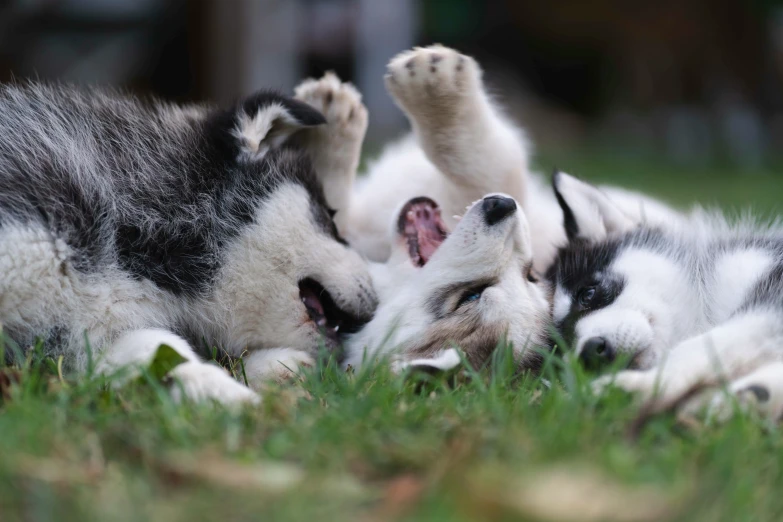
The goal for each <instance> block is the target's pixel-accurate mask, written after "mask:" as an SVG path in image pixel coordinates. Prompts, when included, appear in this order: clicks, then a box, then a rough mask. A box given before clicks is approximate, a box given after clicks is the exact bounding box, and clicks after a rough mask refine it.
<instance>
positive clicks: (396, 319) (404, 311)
mask: <svg viewBox="0 0 783 522" xmlns="http://www.w3.org/2000/svg"><path fill="white" fill-rule="evenodd" d="M393 234H394V242H393V252H392V256H391V258H390V260H389V262H388V263H386V264H385V265H379V266H377V267H375V270H376V272H375V273H374V276H375V277H374V279H375V281H378V282H379V283H378V285H377V286H378V287H379V288H381V290H380V294H381V305H380V306H379V308H378V310H377V312H376V315H375V317H374V318H373V320H372V321H371V322H370V323H369V324H367V326H366V327H365V328H364V329H363V330H362V331H361V332H359V333H358V334H357V335H356V336H352V338H351V339H350V340H349V342H348V354H347V355H348V361H347V362H348V363H350V364H354V365H356V364H359V363H361V362H362V359H363V357H365V356H366V355H370V356H373V355H381V354H386V353H393V354H394V355H393V357H394V358H395V359H397V360H398V361H400V360H402V361H405V360H414V359H415V360H420V359H422V358H428V357H429V358H437V357H438V356H439V355H441V354H442V353H443V352H444V350H448V349H449V348H453V347H458V348H460V349H461V350H463V351H464V353H465V355H466V357H467V359H468V360H469V361H470V362H471V364H473V365H474V366H481V365H483V364H484V363H485V362H486V361H487V360H488V358H489V357H490V355H491V354H492V351H493V350H494V349H495V347H497V346H498V345H499V343H501V342H503V341H504V340H505V341H508V342H509V343H511V344H512V345H513V349H514V352H515V354H516V355H517V356H518V358H519V359H520V360H521V361H522V362H523V363H525V364H528V365H533V364H534V360H535V359H536V355H535V354H534V352H533V351H532V350H529V348H531V347H535V346H541V345H542V344H543V343H544V341H545V333H546V325H547V315H548V308H549V305H548V301H547V297H546V288H545V286H544V285H543V284H542V283H540V282H539V281H538V280H537V279H536V277H535V275H534V274H533V273H532V260H533V252H532V250H531V246H530V235H529V231H528V227H527V221H526V219H525V216H524V214H523V213H522V211H521V209H519V208H518V206H517V204H516V202H515V201H514V200H513V199H512V198H510V197H507V196H504V195H489V196H486V197H484V198H483V199H481V200H479V201H477V202H475V203H474V204H473V205H471V206H470V207H469V208H468V210H467V211H466V213H465V215H464V216H463V217H462V218H461V219H460V221H459V223H458V224H457V226H456V228H455V229H454V231H453V232H451V233H450V234H448V231H447V230H446V227H445V225H444V223H443V221H442V220H441V219H440V210H439V208H438V206H437V204H436V203H435V202H434V201H432V200H431V199H429V198H415V199H413V200H411V201H409V202H408V203H406V204H405V205H404V206H403V208H402V210H401V211H400V213H399V217H398V219H397V220H396V221H395V224H394V232H393Z"/></svg>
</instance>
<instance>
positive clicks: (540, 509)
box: [0, 157, 783, 522]
mask: <svg viewBox="0 0 783 522" xmlns="http://www.w3.org/2000/svg"><path fill="white" fill-rule="evenodd" d="M540 163H541V164H542V165H545V166H546V165H547V163H546V161H544V160H542V161H541V162H540ZM627 163H628V164H627V165H626V164H625V163H623V162H622V161H621V162H619V165H618V164H617V163H613V162H612V160H611V158H601V157H593V158H571V159H568V158H567V159H565V160H562V159H561V160H560V161H559V162H558V163H557V165H558V166H559V167H560V168H561V169H563V170H567V171H570V172H572V173H574V174H578V175H582V176H584V177H586V178H588V179H591V180H600V181H612V182H615V183H621V184H623V185H625V186H628V187H638V188H641V189H645V190H650V191H651V192H652V193H654V194H659V195H662V196H665V197H671V198H672V201H674V202H675V203H686V202H687V201H689V200H690V199H692V198H691V196H694V195H695V196H696V197H697V198H698V199H700V200H701V201H703V202H710V201H716V202H719V203H721V204H732V203H738V204H740V205H745V204H749V203H751V202H756V203H757V206H758V208H759V209H760V210H762V211H764V212H779V211H780V204H779V203H778V201H779V199H780V197H781V195H782V194H783V190H781V189H782V188H783V177H781V176H778V177H774V176H772V175H770V174H765V173H764V172H763V171H759V172H754V173H749V174H745V175H740V174H738V173H734V172H732V171H731V170H729V169H723V170H721V169H718V170H712V171H708V170H707V169H703V171H702V169H697V170H696V172H695V173H693V174H691V175H687V176H686V174H688V173H689V172H690V169H669V168H668V167H667V168H663V167H661V168H659V169H656V168H653V167H651V166H647V165H644V166H640V165H639V164H638V163H632V162H627ZM609 166H611V168H607V167H609ZM626 169H627V174H626ZM710 172H712V174H710ZM675 187H676V189H675ZM680 187H682V188H680ZM544 376H545V377H547V378H548V380H549V381H550V383H551V384H550V386H547V385H546V383H544V382H542V381H541V380H540V379H539V378H534V377H530V376H528V377H524V378H522V379H516V380H515V379H513V376H512V375H511V371H510V370H509V365H507V364H502V361H501V364H498V365H497V367H496V370H495V373H494V374H493V373H490V372H488V371H484V372H482V373H481V374H476V375H473V376H472V378H471V379H464V378H462V379H458V380H457V382H453V383H451V384H447V383H445V382H441V381H433V382H428V383H424V384H423V385H422V384H419V385H416V383H414V382H411V381H410V380H408V381H404V380H402V379H401V378H400V377H396V376H392V375H389V374H388V373H387V372H386V371H385V370H384V369H383V368H376V369H374V370H373V369H371V370H367V371H362V372H357V373H354V374H345V373H344V372H341V371H339V370H337V369H335V368H334V367H332V366H328V365H327V366H324V367H321V368H317V369H314V370H311V371H309V372H307V373H306V374H305V375H304V378H303V380H302V382H301V383H298V384H295V385H292V386H289V387H279V388H270V390H269V391H268V392H267V393H266V394H265V401H264V403H263V404H262V405H261V406H259V407H256V408H247V409H243V410H241V411H228V410H225V409H220V408H215V407H211V406H208V405H201V406H194V405H187V404H186V405H176V404H174V403H172V401H171V400H170V398H169V395H168V394H167V393H166V392H165V390H164V389H163V388H162V387H161V386H160V385H158V384H157V381H155V380H154V379H153V378H151V377H150V378H148V379H146V380H144V381H140V382H137V383H135V384H133V385H128V386H126V387H124V388H121V389H119V390H113V389H110V388H108V387H107V386H106V385H105V382H103V381H102V380H101V379H100V378H87V379H76V378H72V377H69V376H68V375H66V376H64V377H61V376H59V375H58V372H57V364H56V361H52V360H42V359H40V358H37V357H33V356H30V357H28V359H27V361H25V362H24V363H20V364H17V365H16V367H13V368H4V369H2V370H0V397H2V398H0V521H2V522H10V521H16V520H24V521H60V520H77V521H90V520H101V521H105V520H129V521H130V520H138V521H165V522H173V521H180V520H182V521H195V520H231V521H234V520H253V521H260V520H263V521H266V520H308V521H314V520H319V521H320V520H340V521H354V520H356V521H376V520H378V521H387V520H389V521H391V520H428V521H429V520H433V521H435V520H444V521H446V520H448V521H461V520H466V521H467V520H482V521H483V520H619V521H625V520H628V521H648V520H649V521H657V520H682V521H697V520H710V521H712V520H726V521H732V522H734V521H742V520H753V521H764V520H770V521H773V520H783V494H781V492H783V436H782V435H781V432H780V431H779V428H778V427H777V426H776V425H770V424H767V423H765V422H763V421H760V420H757V419H754V418H753V417H751V416H737V417H735V418H734V419H733V420H731V421H730V422H728V423H727V424H725V425H720V426H712V425H709V424H704V423H700V422H689V423H686V424H682V423H678V422H676V419H674V418H673V417H671V416H662V417H660V418H656V419H654V420H653V421H652V422H650V423H649V424H647V425H646V426H645V427H644V429H642V430H641V432H640V433H638V434H636V435H635V436H631V434H630V432H629V427H630V425H631V424H632V422H633V419H634V417H635V409H634V407H633V402H632V400H631V398H630V397H628V396H625V395H623V394H621V393H619V392H618V393H613V394H611V395H610V396H608V397H605V398H602V399H600V400H599V399H597V398H595V397H593V396H592V394H591V393H590V392H589V387H588V384H589V377H588V376H586V375H584V374H583V373H582V372H581V371H580V369H579V368H576V367H572V366H569V365H567V364H565V363H562V362H560V361H559V360H557V359H552V360H551V361H550V365H549V366H548V368H547V370H546V372H545V375H544Z"/></svg>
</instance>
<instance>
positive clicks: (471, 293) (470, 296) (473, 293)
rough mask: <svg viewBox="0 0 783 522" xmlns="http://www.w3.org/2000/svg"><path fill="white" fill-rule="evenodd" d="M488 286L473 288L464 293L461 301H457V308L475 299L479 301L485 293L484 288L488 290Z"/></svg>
mask: <svg viewBox="0 0 783 522" xmlns="http://www.w3.org/2000/svg"><path fill="white" fill-rule="evenodd" d="M486 288H487V287H486V286H482V287H480V288H471V289H470V290H468V291H467V292H465V293H464V294H462V297H460V298H459V303H457V308H459V307H460V306H462V305H465V304H468V303H472V302H473V301H478V300H479V299H481V294H483V293H484V290H486Z"/></svg>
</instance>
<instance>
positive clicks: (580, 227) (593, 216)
mask: <svg viewBox="0 0 783 522" xmlns="http://www.w3.org/2000/svg"><path fill="white" fill-rule="evenodd" d="M552 186H553V188H554V190H555V196H556V197H557V202H558V203H559V204H560V208H561V209H562V210H563V225H564V226H565V230H566V235H567V236H568V240H569V241H574V240H575V239H587V240H589V241H601V240H603V239H606V237H607V236H609V235H614V234H621V233H623V232H627V231H629V230H632V229H633V228H634V227H636V225H637V223H635V222H634V221H633V220H632V219H631V218H630V217H628V216H627V215H626V214H624V213H623V212H622V210H620V208H619V207H618V206H617V205H616V204H615V203H614V202H612V200H610V199H609V198H608V197H607V196H606V194H604V193H603V192H601V191H600V190H599V189H598V188H597V187H594V186H593V185H590V184H589V183H585V182H584V181H581V180H579V179H577V178H575V177H573V176H569V175H568V174H565V173H564V172H560V171H557V170H556V171H555V172H554V174H553V175H552Z"/></svg>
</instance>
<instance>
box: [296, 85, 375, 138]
mask: <svg viewBox="0 0 783 522" xmlns="http://www.w3.org/2000/svg"><path fill="white" fill-rule="evenodd" d="M294 94H295V97H296V99H298V100H301V101H303V102H305V103H307V104H308V105H310V106H312V107H314V108H316V109H318V110H319V111H320V112H321V114H323V115H324V117H325V118H326V126H325V127H326V128H324V129H320V130H321V131H322V132H326V133H329V134H334V133H338V134H339V135H340V136H341V138H348V139H353V140H356V139H358V140H359V141H360V142H361V140H362V139H363V138H364V133H365V132H366V130H367V108H366V107H365V106H364V104H363V103H362V95H361V93H359V91H358V90H356V88H355V87H354V86H353V85H351V84H350V83H347V82H342V81H340V78H338V77H337V75H336V74H334V73H333V72H327V73H326V74H324V75H323V76H322V77H321V78H319V79H317V80H316V79H313V78H310V79H308V80H305V81H303V82H302V83H300V84H299V85H298V86H297V87H296V89H295V90H294Z"/></svg>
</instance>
